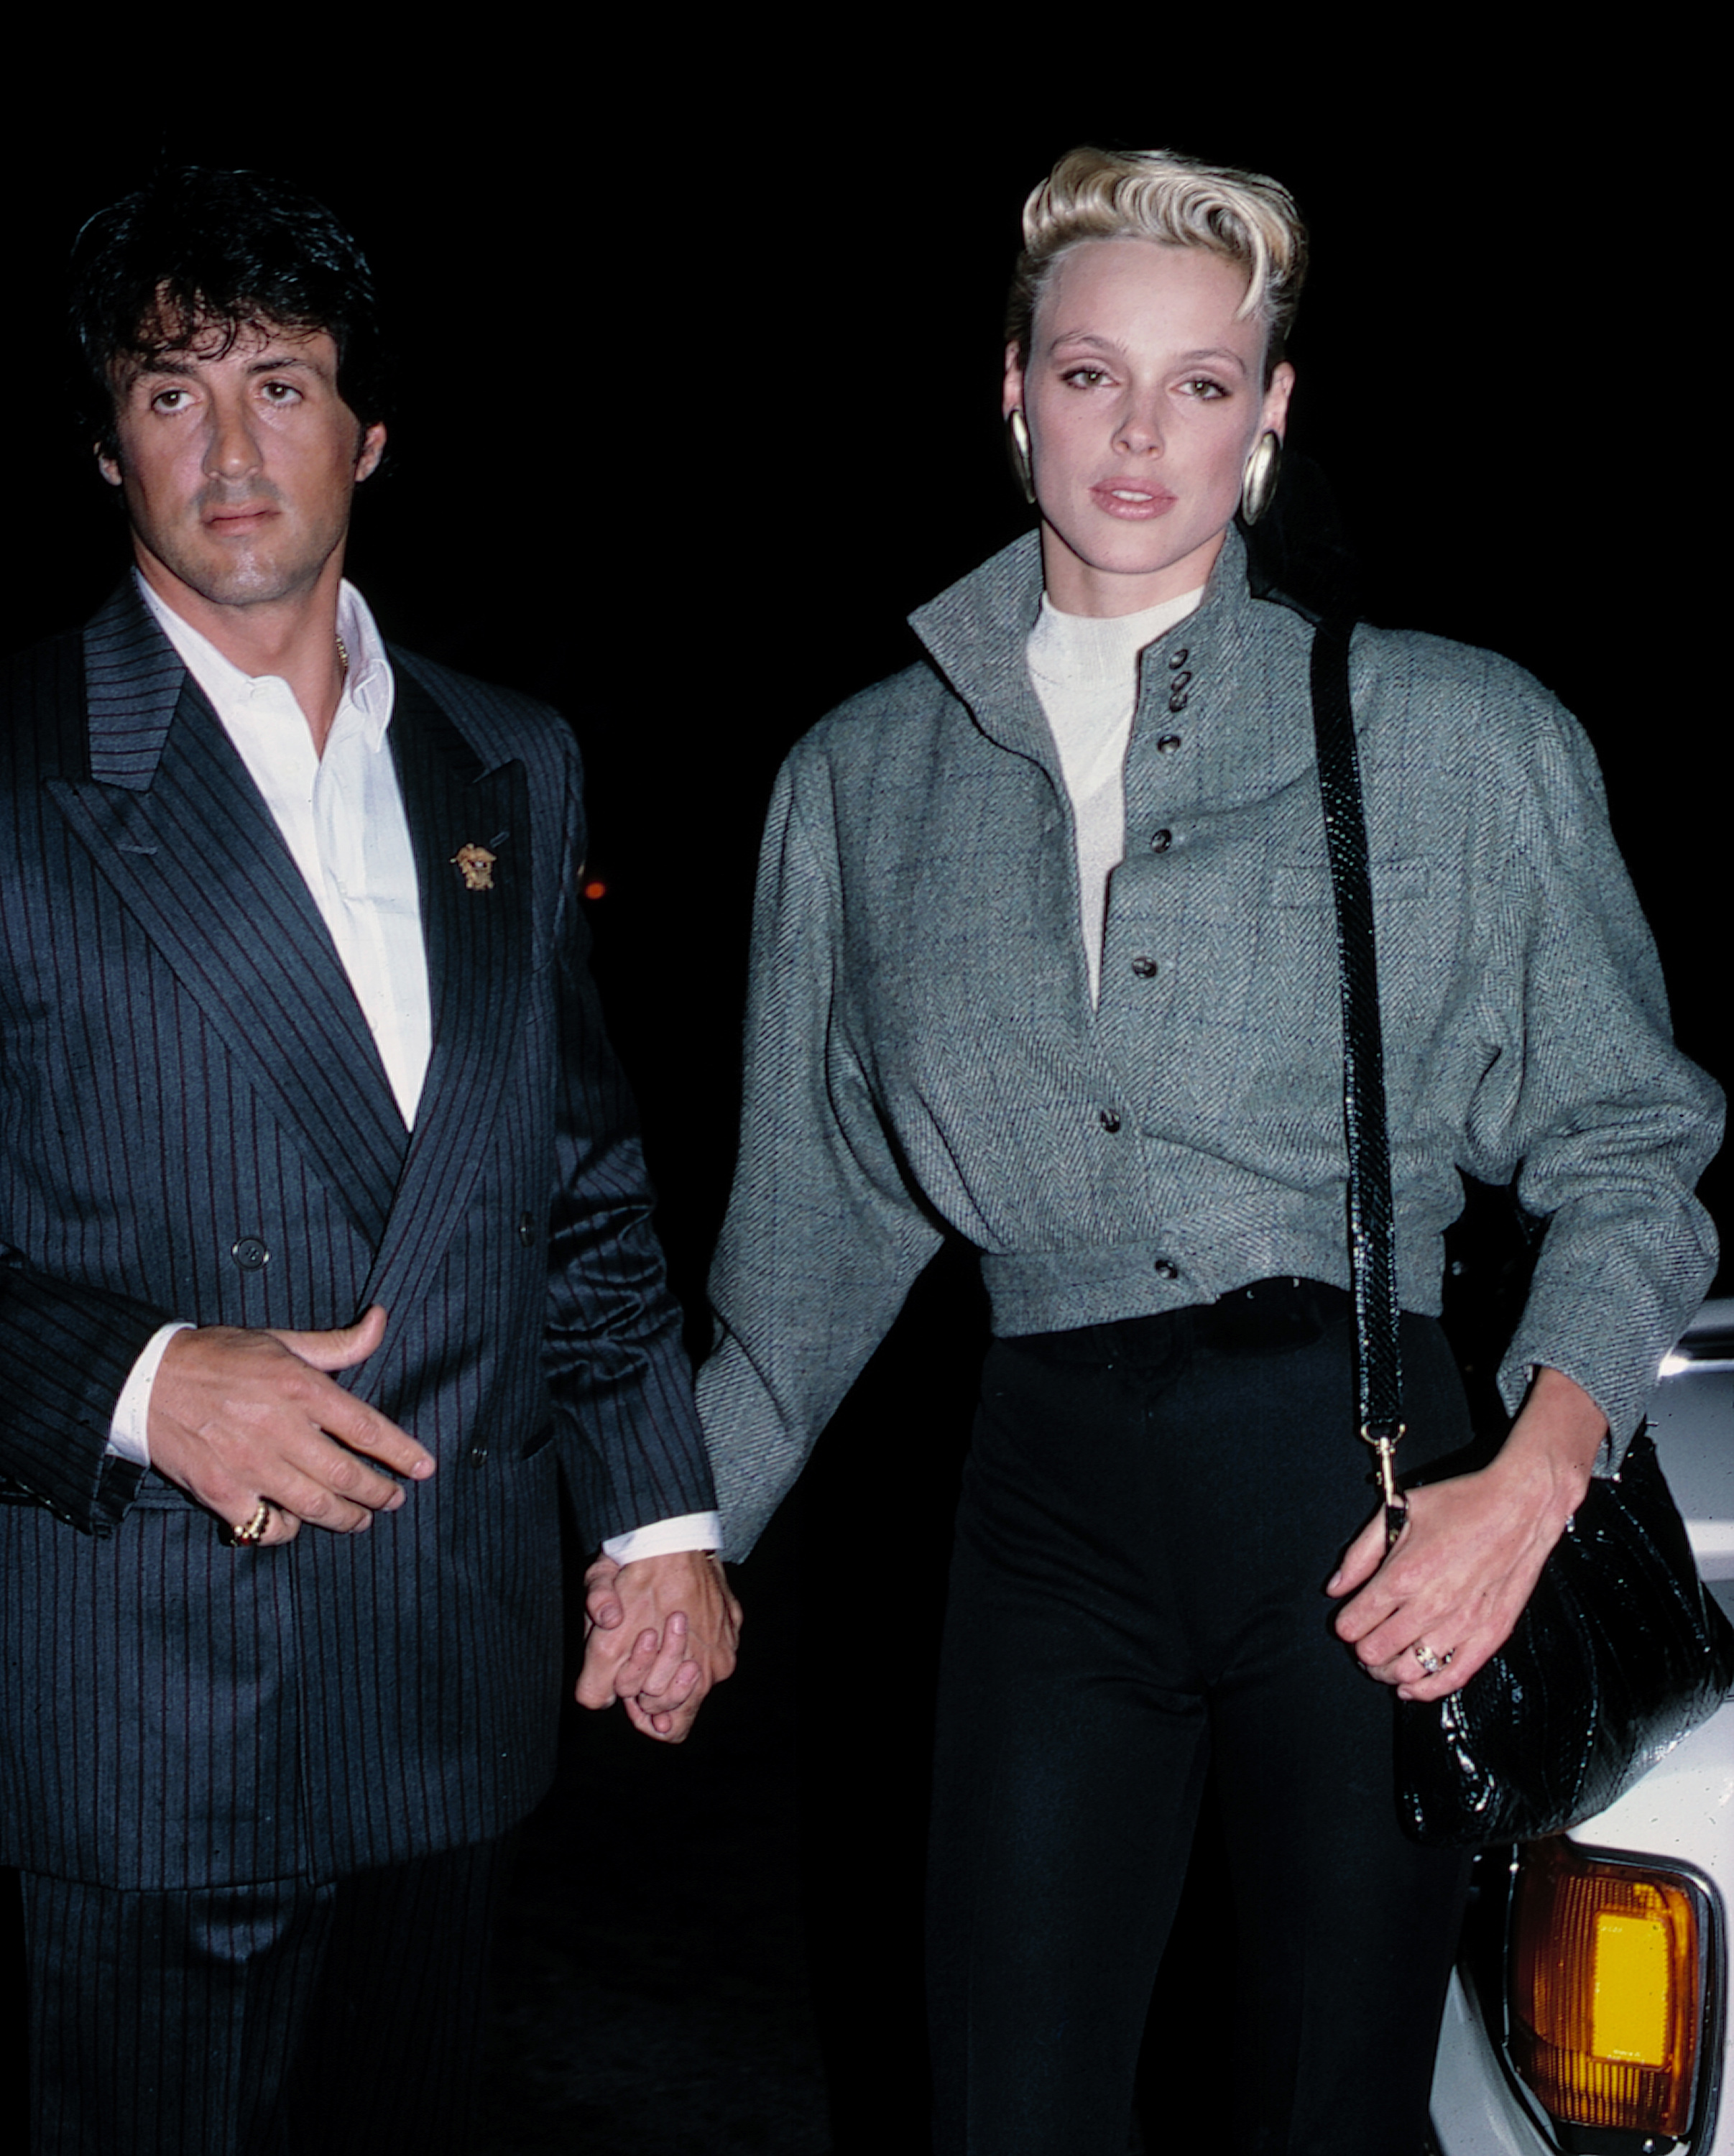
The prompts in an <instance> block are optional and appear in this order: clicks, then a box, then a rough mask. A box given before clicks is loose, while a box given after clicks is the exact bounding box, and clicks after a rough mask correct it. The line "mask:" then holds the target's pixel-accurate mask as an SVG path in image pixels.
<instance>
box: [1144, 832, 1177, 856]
mask: <svg viewBox="0 0 1734 2156" xmlns="http://www.w3.org/2000/svg"><path fill="white" fill-rule="evenodd" d="M1173 843H1174V834H1173V833H1172V831H1152V833H1151V834H1150V850H1151V852H1152V854H1165V853H1167V850H1168V849H1169V847H1170V846H1172V844H1173Z"/></svg>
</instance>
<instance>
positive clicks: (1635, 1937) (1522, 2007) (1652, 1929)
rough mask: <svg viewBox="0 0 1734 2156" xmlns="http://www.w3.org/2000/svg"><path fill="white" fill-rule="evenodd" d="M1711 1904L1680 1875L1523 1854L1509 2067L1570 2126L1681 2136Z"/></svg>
mask: <svg viewBox="0 0 1734 2156" xmlns="http://www.w3.org/2000/svg"><path fill="white" fill-rule="evenodd" d="M1707 1922H1708V1916H1707V1907H1706V1902H1705V1900H1704V1895H1703V1892H1702V1889H1701V1888H1700V1887H1699V1886H1696V1884H1695V1883H1694V1882H1693V1881H1691V1880H1690V1879H1689V1878H1687V1877H1685V1876H1683V1875H1682V1874H1680V1873H1679V1872H1676V1871H1660V1870H1653V1869H1651V1868H1650V1867H1649V1866H1640V1865H1634V1864H1626V1863H1619V1862H1613V1861H1606V1860H1603V1859H1601V1858H1597V1857H1592V1856H1585V1855H1583V1853H1582V1851H1579V1850H1578V1849H1576V1848H1574V1847H1573V1845H1572V1844H1571V1843H1570V1842H1569V1841H1567V1840H1566V1839H1565V1838H1564V1837H1563V1836H1560V1837H1558V1838H1557V1839H1555V1840H1551V1841H1544V1842H1536V1843H1532V1844H1531V1845H1530V1846H1529V1847H1528V1848H1526V1850H1525V1851H1524V1852H1523V1855H1522V1858H1521V1862H1520V1864H1519V1866H1518V1873H1517V1888H1516V1898H1515V1900H1514V1902H1513V1904H1512V1909H1511V1983H1510V2005H1511V2062H1512V2064H1513V2065H1514V2066H1516V2069H1517V2071H1518V2072H1519V2073H1521V2075H1522V2076H1523V2078H1524V2080H1525V2081H1526V2082H1528V2084H1529V2086H1530V2087H1531V2089H1533V2090H1534V2091H1535V2093H1536V2097H1537V2098H1538V2099H1539V2100H1540V2102H1541V2103H1542V2107H1543V2108H1544V2109H1546V2110H1547V2111H1549V2112H1552V2114H1553V2116H1554V2117H1556V2118H1557V2119H1562V2120H1566V2121H1568V2122H1569V2123H1571V2124H1572V2125H1574V2126H1602V2127H1626V2128H1632V2129H1634V2130H1635V2131H1638V2132H1648V2133H1670V2134H1681V2133H1685V2130H1686V2128H1687V2127H1688V2126H1689V2125H1690V2123H1691V2109H1692V2087H1693V2082H1694V2078H1695V2076H1696V2071H1697V2064H1698V2035H1699V2029H1700V2025H1701V2020H1702V2017H1703V2007H1704V1974H1703V1970H1704V1948H1705V1946H1706V1943H1707Z"/></svg>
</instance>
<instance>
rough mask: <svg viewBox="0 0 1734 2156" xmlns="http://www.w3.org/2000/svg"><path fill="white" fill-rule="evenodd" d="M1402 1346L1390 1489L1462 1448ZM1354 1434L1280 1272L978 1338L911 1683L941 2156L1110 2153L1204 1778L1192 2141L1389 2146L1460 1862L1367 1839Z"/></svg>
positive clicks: (1450, 1385)
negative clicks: (1067, 1323) (1396, 1458)
mask: <svg viewBox="0 0 1734 2156" xmlns="http://www.w3.org/2000/svg"><path fill="white" fill-rule="evenodd" d="M1403 1355H1404V1363H1405V1372H1406V1378H1407V1404H1408V1414H1409V1426H1410V1434H1409V1436H1408V1440H1406V1441H1405V1444H1404V1447H1403V1450H1404V1453H1405V1455H1408V1457H1407V1458H1406V1460H1405V1461H1404V1466H1406V1467H1408V1468H1413V1467H1419V1466H1423V1465H1424V1464H1425V1463H1427V1462H1428V1461H1429V1460H1433V1461H1438V1460H1441V1459H1442V1458H1444V1457H1445V1456H1448V1455H1452V1454H1454V1453H1455V1452H1457V1451H1458V1450H1460V1448H1462V1447H1463V1446H1465V1445H1467V1444H1468V1442H1469V1430H1468V1424H1467V1416H1466V1414H1465V1408H1464V1404H1463V1394H1462V1388H1461V1385H1460V1382H1459V1379H1458V1375H1457V1371H1456V1368H1455V1365H1454V1363H1453V1362H1452V1359H1451V1356H1450V1352H1449V1348H1448V1347H1447V1346H1446V1345H1445V1342H1444V1336H1443V1335H1442V1333H1441V1332H1440V1331H1439V1327H1438V1326H1437V1324H1436V1323H1434V1322H1433V1321H1432V1320H1431V1319H1427V1318H1419V1317H1408V1316H1405V1317H1404V1319H1403ZM1354 1413H1355V1394H1354V1358H1353V1329H1352V1320H1351V1314H1350V1309H1349V1301H1348V1297H1347V1295H1346V1294H1345V1293H1344V1292H1343V1291H1342V1290H1341V1289H1338V1288H1334V1287H1329V1286H1317V1285H1316V1284H1314V1283H1311V1282H1301V1283H1300V1284H1298V1286H1296V1285H1295V1284H1293V1283H1290V1282H1288V1281H1281V1282H1275V1281H1272V1282H1260V1283H1258V1284H1257V1285H1256V1286H1255V1288H1254V1290H1253V1291H1238V1292H1237V1294H1235V1295H1232V1296H1224V1298H1223V1299H1222V1301H1220V1302H1218V1303H1216V1304H1213V1305H1211V1306H1208V1307H1207V1308H1202V1309H1193V1310H1183V1311H1177V1312H1170V1313H1167V1314H1164V1315H1162V1316H1160V1317H1143V1318H1135V1319H1129V1320H1126V1321H1124V1322H1121V1323H1118V1324H1112V1325H1104V1326H1095V1327H1087V1328H1085V1329H1082V1330H1080V1331H1078V1332H1054V1333H1044V1334H1039V1335H1035V1336H1032V1337H1026V1338H1019V1339H1004V1340H999V1341H996V1342H994V1344H993V1348H992V1349H991V1351H990V1353H989V1355H988V1363H987V1366H986V1368H985V1370H984V1373H983V1376H982V1405H981V1409H980V1413H979V1414H978V1416H977V1424H976V1432H975V1440H974V1445H973V1447H972V1452H971V1456H970V1460H969V1463H968V1466H967V1470H966V1473H965V1481H964V1489H963V1496H962V1505H961V1507H960V1511H959V1515H958V1527H957V1550H956V1554H955V1558H954V1561H953V1567H952V1589H951V1602H950V1606H949V1609H948V1611H947V1626H946V1644H945V1652H944V1659H943V1666H942V1671H941V1689H940V1719H939V1730H938V1756H937V1769H936V1794H935V1810H934V1830H933V1839H932V1855H931V1867H932V1869H931V1892H930V1907H931V1930H932V1936H931V1957H930V1974H931V2001H932V2019H933V2038H934V2079H935V2092H936V2117H937V2123H938V2131H937V2141H936V2145H937V2147H938V2148H939V2150H940V2151H941V2156H1123V2152H1124V2150H1125V2148H1126V2144H1127V2138H1128V2134H1129V2130H1130V2126H1131V2108H1132V2092H1133V2082H1134V2077H1135V2074H1136V2066H1137V2061H1138V2054H1139V2049H1140V2044H1141V2038H1142V2035H1143V2030H1144V2021H1145V2015H1146V2011H1147V2006H1148V2003H1149V1999H1150V1995H1151V1990H1152V1984H1153V1983H1154V1979H1155V1975H1156V1970H1157V1963H1159V1961H1160V1960H1161V1958H1162V1948H1163V1945H1164V1943H1165V1941H1166V1939H1167V1933H1168V1928H1169V1925H1170V1923H1171V1922H1172V1917H1173V1913H1174V1909H1175V1906H1176V1903H1177V1901H1178V1898H1179V1894H1180V1889H1181V1886H1182V1882H1183V1879H1184V1876H1185V1872H1186V1868H1187V1861H1188V1854H1189V1852H1190V1849H1191V1845H1192V1837H1193V1825H1194V1822H1195V1820H1196V1817H1197V1812H1198V1802H1199V1797H1200V1793H1201V1790H1202V1788H1203V1782H1204V1778H1205V1774H1206V1770H1207V1768H1208V1767H1210V1766H1213V1768H1214V1770H1215V1776H1216V1784H1217V1789H1218V1795H1219V1798H1220V1801H1221V1804H1222V1807H1223V1815H1224V1826H1225V1828H1226V1831H1227V1840H1228V1848H1229V1868H1230V1876H1229V1879H1228V1880H1227V1881H1223V1882H1221V1892H1222V1894H1223V1900H1224V1924H1225V1925H1231V1926H1232V1927H1233V1928H1234V1934H1235V1937H1236V1942H1237V1947H1238V1963H1239V1979H1238V1980H1239V1993H1238V1996H1236V1997H1232V1998H1225V1999H1224V2000H1223V2002H1222V2012H1223V2015H1224V2021H1225V2023H1227V2022H1228V2020H1229V2017H1230V2016H1232V2025H1233V2030H1234V2035H1235V2037H1236V2039H1237V2042H1236V2043H1235V2044H1234V2047H1233V2048H1234V2050H1235V2051H1236V2052H1237V2054H1238V2056H1237V2057H1236V2060H1235V2070H1234V2073H1233V2075H1232V2076H1231V2077H1230V2078H1229V2081H1228V2083H1227V2085H1225V2086H1222V2085H1219V2086H1218V2087H1216V2088H1215V2090H1214V2092H1213V2094H1214V2101H1215V2102H1216V2103H1217V2104H1218V2106H1219V2107H1220V2117H1221V2120H1222V2126H1223V2138H1222V2140H1221V2143H1220V2145H1221V2146H1222V2148H1224V2149H1225V2150H1229V2149H1232V2150H1233V2151H1234V2156H1420V2151H1421V2148H1422V2146H1423V2138H1424V2133H1425V2130H1426V2117H1427V2097H1428V2090H1429V2083H1430V2080H1431V2070H1432V2060H1433V2051H1434V2041H1435V2038H1436V2034H1437V2030H1438V2026H1439V2014H1440V2011H1441V2009H1442V2008H1443V2005H1444V1987H1445V1982H1446V1979H1447V1977H1448V1975H1449V1969H1450V1959H1451V1952H1452V1948H1453V1945H1454V1938H1455V1932H1456V1925H1457V1919H1458V1915H1459V1912H1460V1902H1461V1894H1462V1889H1463V1885H1464V1882H1465V1877H1466V1874H1467V1860H1466V1859H1463V1858H1460V1857H1459V1856H1457V1855H1456V1854H1455V1853H1454V1852H1450V1851H1433V1850H1424V1849H1419V1848H1417V1847H1416V1846H1415V1845H1413V1844H1412V1843H1411V1842H1409V1841H1408V1840H1405V1838H1404V1837H1403V1834H1402V1833H1401V1832H1400V1830H1398V1825H1397V1819H1396V1807H1395V1804H1394V1802H1393V1775H1392V1758H1391V1702H1390V1699H1389V1697H1388V1694H1387V1692H1386V1690H1385V1688H1384V1686H1381V1685H1377V1684H1375V1683H1373V1682H1372V1681H1369V1680H1368V1679H1367V1677H1366V1676H1363V1675H1362V1673H1361V1671H1359V1670H1358V1669H1357V1667H1356V1666H1355V1664H1354V1662H1353V1661H1352V1657H1351V1655H1350V1654H1349V1652H1348V1650H1347V1648H1345V1647H1343V1646H1342V1644H1341V1643H1340V1642H1339V1641H1338V1640H1336V1637H1335V1635H1333V1633H1332V1632H1331V1618H1332V1616H1333V1614H1335V1609H1336V1605H1335V1604H1332V1603H1331V1602H1329V1601H1328V1600H1327V1599H1326V1596H1325V1594H1324V1592H1323V1589H1324V1583H1325V1581H1326V1578H1328V1577H1329V1576H1330V1574H1331V1571H1332V1570H1333V1569H1334V1568H1335V1566H1336V1562H1337V1559H1338V1558H1339V1556H1340V1554H1341V1553H1342V1549H1343V1548H1344V1546H1345V1545H1346V1544H1347V1543H1348V1542H1349V1541H1350V1540H1351V1539H1352V1537H1353V1536H1354V1535H1355V1534H1356V1533H1357V1532H1358V1531H1359V1530H1360V1528H1361V1527H1363V1526H1364V1525H1365V1524H1366V1522H1367V1520H1368V1519H1369V1518H1370V1517H1372V1512H1373V1507H1374V1503H1375V1495H1374V1491H1373V1490H1372V1487H1371V1486H1370V1482H1369V1479H1368V1475H1367V1468H1368V1465H1369V1455H1368V1454H1367V1451H1366V1449H1365V1448H1364V1447H1363V1446H1362V1445H1360V1444H1359V1443H1358V1441H1357V1439H1356V1437H1355V1435H1354ZM1440 1644H1441V1645H1448V1644H1449V1642H1441V1643H1440ZM1155 2145H1156V2146H1157V2147H1159V2148H1165V2147H1166V2146H1167V2143H1165V2142H1163V2141H1162V2140H1161V2139H1158V2140H1157V2143H1156V2144H1155ZM1212 2145H1213V2146H1215V2145H1217V2144H1216V2143H1213V2144H1212Z"/></svg>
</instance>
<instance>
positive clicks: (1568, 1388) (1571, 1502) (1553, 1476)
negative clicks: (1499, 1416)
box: [1489, 1365, 1608, 1532]
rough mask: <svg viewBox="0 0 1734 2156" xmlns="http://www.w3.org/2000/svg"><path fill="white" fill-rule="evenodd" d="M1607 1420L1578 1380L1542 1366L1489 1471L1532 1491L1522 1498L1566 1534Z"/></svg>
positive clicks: (1606, 1430) (1595, 1458)
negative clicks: (1566, 1525) (1566, 1527)
mask: <svg viewBox="0 0 1734 2156" xmlns="http://www.w3.org/2000/svg"><path fill="white" fill-rule="evenodd" d="M1607 1435H1608V1419H1607V1417H1606V1416H1605V1415H1604V1414H1603V1413H1602V1411H1601V1409H1599V1408H1598V1406H1597V1405H1596V1404H1595V1402H1594V1401H1593V1399H1591V1398H1590V1396H1589V1394H1588V1393H1586V1392H1585V1391H1584V1389H1583V1387H1582V1386H1581V1385H1580V1384H1578V1383H1577V1381H1576V1380H1575V1379H1574V1378H1568V1377H1567V1376H1566V1374H1565V1373H1564V1372H1563V1371H1562V1370H1554V1369H1550V1368H1547V1367H1546V1366H1545V1365H1543V1366H1541V1367H1538V1368H1537V1369H1536V1373H1535V1377H1534V1379H1533V1381H1532V1383H1531V1386H1530V1389H1529V1394H1528V1397H1527V1398H1526V1399H1525V1401H1524V1403H1523V1406H1522V1409H1521V1412H1520V1413H1519V1414H1518V1417H1517V1419H1516V1421H1515V1422H1514V1423H1513V1424H1512V1425H1511V1434H1510V1435H1509V1436H1508V1437H1507V1438H1506V1441H1505V1443H1504V1445H1502V1446H1501V1448H1500V1450H1499V1453H1498V1455H1497V1457H1496V1458H1495V1460H1494V1461H1493V1464H1492V1466H1491V1467H1490V1470H1489V1472H1490V1474H1492V1475H1494V1476H1497V1477H1498V1478H1499V1479H1501V1480H1502V1481H1506V1480H1509V1481H1511V1482H1513V1483H1514V1485H1516V1486H1520V1487H1521V1489H1523V1490H1524V1491H1526V1492H1528V1493H1531V1494H1529V1495H1528V1496H1526V1499H1521V1500H1520V1501H1524V1502H1525V1503H1526V1508H1527V1507H1534V1509H1535V1510H1536V1512H1539V1513H1542V1514H1544V1515H1547V1516H1549V1517H1552V1522H1553V1524H1554V1526H1555V1527H1556V1529H1557V1531H1561V1532H1562V1531H1563V1529H1564V1527H1565V1523H1566V1522H1567V1520H1568V1519H1569V1518H1570V1517H1571V1516H1572V1513H1573V1512H1576V1511H1577V1509H1578V1507H1579V1505H1581V1504H1582V1503H1583V1500H1584V1497H1585V1496H1586V1495H1587V1494H1588V1489H1589V1484H1590V1478H1591V1476H1593V1473H1594V1471H1595V1464H1596V1460H1597V1458H1598V1455H1599V1454H1600V1452H1601V1449H1602V1445H1603V1441H1604V1440H1605V1439H1606V1437H1607Z"/></svg>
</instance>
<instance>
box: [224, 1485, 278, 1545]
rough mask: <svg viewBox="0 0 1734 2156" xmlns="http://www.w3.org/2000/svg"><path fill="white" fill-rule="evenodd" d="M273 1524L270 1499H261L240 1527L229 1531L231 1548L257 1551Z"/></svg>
mask: <svg viewBox="0 0 1734 2156" xmlns="http://www.w3.org/2000/svg"><path fill="white" fill-rule="evenodd" d="M270 1524H271V1506H270V1501H269V1498H265V1497H261V1498H260V1499H259V1502H258V1503H257V1504H256V1505H255V1506H254V1508H253V1510H252V1511H251V1512H249V1514H248V1515H247V1517H246V1518H245V1519H244V1520H243V1521H242V1522H241V1524H240V1525H239V1527H231V1528H230V1529H229V1531H228V1539H229V1546H230V1548H233V1549H256V1548H258V1547H259V1543H262V1542H263V1541H264V1538H265V1529H266V1528H267V1527H269V1526H270Z"/></svg>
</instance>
